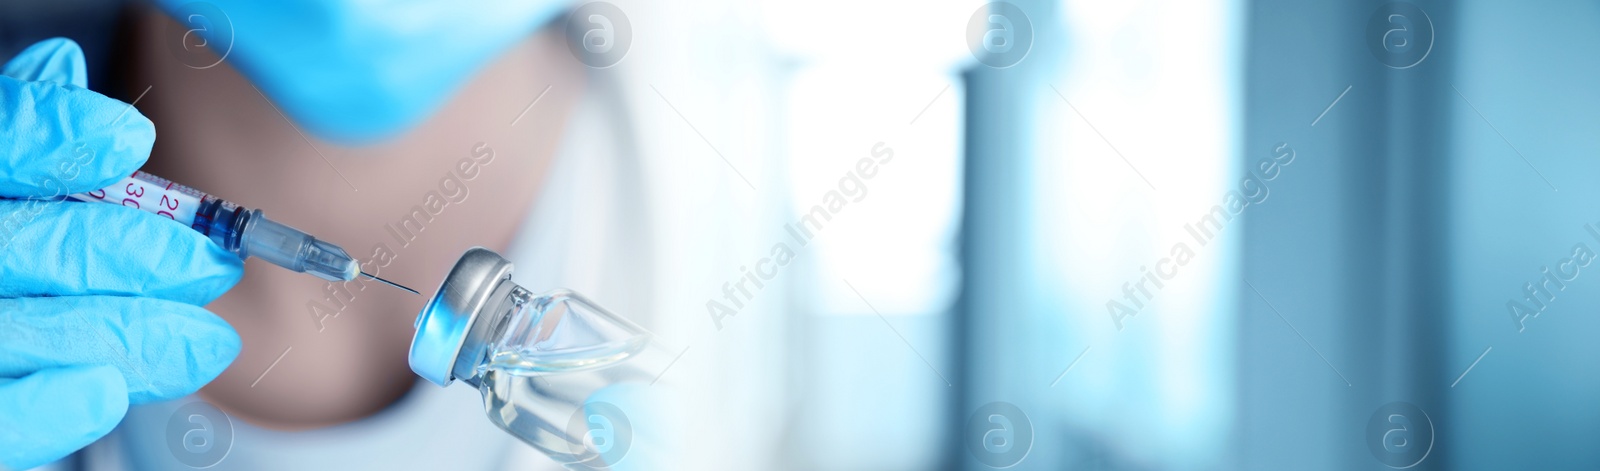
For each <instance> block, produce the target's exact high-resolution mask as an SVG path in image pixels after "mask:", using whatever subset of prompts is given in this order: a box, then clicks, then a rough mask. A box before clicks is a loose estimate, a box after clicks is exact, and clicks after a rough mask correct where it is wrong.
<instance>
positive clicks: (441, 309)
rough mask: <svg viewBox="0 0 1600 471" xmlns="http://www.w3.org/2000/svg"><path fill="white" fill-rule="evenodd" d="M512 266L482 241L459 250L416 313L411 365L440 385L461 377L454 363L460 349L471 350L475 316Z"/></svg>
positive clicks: (504, 279)
mask: <svg viewBox="0 0 1600 471" xmlns="http://www.w3.org/2000/svg"><path fill="white" fill-rule="evenodd" d="M511 270H512V265H511V261H510V260H506V259H505V257H501V256H500V254H497V253H494V252H493V251H491V250H489V249H485V248H483V247H473V248H471V249H467V252H466V253H465V254H462V255H461V259H460V260H457V261H456V266H455V268H451V269H450V275H449V276H446V277H445V279H444V282H443V283H440V284H439V290H438V291H435V292H434V294H433V299H429V300H428V304H427V306H425V307H423V308H422V312H421V313H420V314H418V315H417V321H416V324H415V326H414V327H416V329H417V333H416V335H415V336H413V337H412V338H411V355H410V362H411V371H413V372H416V373H417V375H418V376H421V377H423V378H424V379H427V380H428V381H432V382H433V384H437V385H440V386H449V385H450V383H451V382H452V381H454V380H456V379H457V377H456V375H455V369H456V363H457V361H458V357H459V356H460V355H461V352H463V351H464V350H469V349H463V348H462V347H463V346H465V345H466V343H467V342H468V341H469V337H470V335H471V333H472V325H473V322H474V321H476V320H477V317H478V313H479V312H480V311H482V310H483V308H484V305H486V304H488V303H489V302H490V299H489V298H490V297H491V296H492V295H493V294H494V293H495V291H496V288H498V287H499V286H500V284H501V283H502V282H504V281H506V280H508V279H510V278H511ZM470 350H472V351H477V350H478V349H470Z"/></svg>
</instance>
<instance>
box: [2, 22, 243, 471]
mask: <svg viewBox="0 0 1600 471" xmlns="http://www.w3.org/2000/svg"><path fill="white" fill-rule="evenodd" d="M0 74H4V76H0V197H3V198H5V199H0V468H6V467H9V468H11V469H27V468H31V467H34V466H38V465H42V464H45V463H49V462H51V461H54V460H56V459H59V458H61V457H63V456H66V455H67V454H69V453H72V452H73V451H74V450H77V449H79V448H82V447H84V446H86V445H88V444H89V443H90V442H93V441H94V440H96V439H98V438H100V437H101V436H103V435H105V434H106V433H107V432H110V431H111V429H112V427H114V426H116V425H117V423H118V422H120V421H121V420H122V416H123V414H124V413H125V412H126V411H127V409H128V405H129V404H139V403H144V402H150V401H159V400H167V399H175V398H178V397H182V396H185V395H188V394H191V393H193V392H194V391H196V390H198V389H199V388H200V386H201V385H203V384H205V383H206V382H209V381H211V380H212V379H213V378H216V376H217V374H219V373H221V372H222V370H223V368H225V367H226V366H227V365H228V363H230V362H232V361H233V358H234V357H235V356H236V355H238V353H239V336H238V334H236V333H235V332H234V331H233V329H232V328H231V327H229V326H228V324H227V323H226V322H223V321H222V319H220V318H218V317H216V316H214V315H212V314H211V313H209V312H206V310H205V309H202V308H200V307H199V306H200V305H203V304H205V303H207V302H210V301H211V300H212V299H215V298H216V297H217V296H220V295H221V294H222V292H223V291H226V290H227V289H228V288H229V287H231V286H233V284H234V283H236V282H238V280H239V276H240V274H241V268H242V264H241V263H240V261H239V258H238V257H236V256H234V255H232V254H229V253H227V252H224V251H222V250H221V249H219V248H217V247H216V245H215V244H212V243H211V241H209V240H207V239H206V238H204V237H201V236H200V235H199V233H198V232H195V231H193V230H191V229H189V228H187V227H184V226H183V225H181V224H173V223H172V221H170V220H167V219H164V218H161V217H158V216H155V215H152V214H148V213H145V212H142V211H138V210H134V209H130V208H123V207H120V206H113V205H109V204H89V203H73V202H65V201H60V200H51V199H47V198H49V197H52V196H62V195H66V194H71V193H78V192H83V191H89V190H94V189H99V188H102V187H105V186H107V185H110V184H112V183H114V182H116V181H117V180H118V179H119V178H122V177H124V176H127V175H128V174H130V173H133V171H134V170H135V169H138V168H139V166H141V165H143V164H144V161H145V159H146V158H148V157H149V154H150V146H151V145H153V144H154V143H155V127H154V125H152V124H151V123H150V120H148V119H145V117H144V116H143V115H141V114H139V111H138V110H135V109H133V107H132V106H130V105H128V104H127V103H123V102H120V101H117V100H113V99H110V98H107V97H105V96H103V95H100V94H98V93H95V92H92V91H89V90H87V89H85V88H83V87H84V86H85V74H84V63H83V52H82V51H81V50H79V49H78V45H77V44H74V43H73V42H72V41H69V40H66V39H59V38H58V39H52V40H48V41H43V42H40V43H38V44H35V45H33V46H32V47H30V48H28V49H27V50H26V51H23V52H22V54H20V55H18V56H17V57H16V58H15V59H12V60H11V62H9V63H7V64H6V65H5V67H4V68H3V69H0Z"/></svg>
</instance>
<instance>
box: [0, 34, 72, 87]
mask: <svg viewBox="0 0 1600 471" xmlns="http://www.w3.org/2000/svg"><path fill="white" fill-rule="evenodd" d="M0 75H4V76H7V77H11V78H14V79H17V80H21V81H24V82H55V83H58V84H61V85H72V86H74V87H78V88H89V69H88V67H86V66H85V65H84V63H83V50H82V49H79V48H78V43H75V42H72V40H71V39H67V38H50V39H46V40H43V41H39V42H36V43H33V45H32V46H28V48H27V49H23V50H22V52H19V53H17V56H16V57H12V58H11V61H9V62H6V65H5V67H0Z"/></svg>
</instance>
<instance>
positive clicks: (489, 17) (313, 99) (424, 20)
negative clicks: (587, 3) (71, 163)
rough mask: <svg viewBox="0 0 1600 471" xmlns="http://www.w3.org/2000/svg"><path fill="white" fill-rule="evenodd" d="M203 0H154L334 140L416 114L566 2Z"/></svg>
mask: <svg viewBox="0 0 1600 471" xmlns="http://www.w3.org/2000/svg"><path fill="white" fill-rule="evenodd" d="M207 1H208V2H209V3H210V4H212V5H215V6H216V8H215V9H211V8H207V7H201V6H199V5H198V4H195V2H194V1H193V0H158V1H157V3H158V4H160V5H161V7H162V8H163V9H165V10H166V11H167V12H168V13H169V14H171V15H172V16H173V17H174V18H176V19H178V21H179V22H180V23H182V24H183V25H184V27H186V28H189V29H191V30H192V31H193V32H195V33H197V34H199V35H201V36H202V37H203V38H204V39H205V43H206V47H207V48H209V49H211V50H212V51H213V52H215V53H216V54H219V55H221V54H224V53H226V54H227V56H226V57H225V60H226V61H227V62H228V63H230V64H232V65H233V67H235V68H237V69H238V70H239V71H240V72H242V73H243V74H244V75H245V76H246V77H247V78H249V79H250V81H251V82H254V83H255V85H256V86H257V87H259V88H260V89H261V90H262V92H264V93H265V94H266V95H267V96H268V97H271V98H272V100H273V101H274V102H276V103H277V104H278V106H279V107H281V108H282V109H283V111H284V113H286V114H288V115H289V117H290V118H293V119H294V120H295V122H296V123H298V124H299V125H300V126H301V127H302V128H304V129H306V130H308V131H310V132H311V133H313V134H316V135H317V136H318V137H320V138H323V139H327V140H332V141H335V142H339V143H341V144H362V143H368V142H372V141H374V140H378V139H382V138H386V137H390V136H393V135H394V134H396V133H399V132H401V131H404V130H406V129H409V128H411V127H412V126H415V125H417V124H419V123H421V122H422V121H423V120H424V119H425V118H427V117H428V115H430V114H432V113H433V112H434V111H435V110H437V109H438V108H439V106H440V105H442V104H443V103H444V102H445V100H446V99H447V98H449V96H450V95H453V94H454V92H455V91H456V90H457V89H459V88H460V87H461V85H462V84H463V83H465V82H466V79H467V78H468V77H470V76H471V75H472V74H473V73H475V72H477V71H478V69H480V68H482V67H483V66H484V65H485V64H487V63H488V62H489V60H490V59H492V58H493V57H494V56H495V55H497V54H499V53H500V52H501V51H504V50H505V49H506V48H507V47H509V46H510V45H511V44H513V43H514V42H516V41H517V40H519V39H522V38H524V37H526V36H527V35H528V34H529V33H531V32H533V31H534V30H535V29H536V28H538V26H539V25H541V24H543V23H545V22H547V21H549V20H551V19H552V18H555V17H556V15H557V14H558V13H560V11H561V10H562V8H563V7H564V6H565V4H566V3H567V2H566V1H564V0H473V1H447V0H420V1H419V0H207ZM219 10H220V11H219ZM173 40H178V39H177V38H174V39H173ZM190 43H191V44H199V41H198V40H191V41H190ZM205 65H206V64H201V65H198V66H196V67H203V66H205Z"/></svg>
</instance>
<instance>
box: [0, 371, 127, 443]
mask: <svg viewBox="0 0 1600 471" xmlns="http://www.w3.org/2000/svg"><path fill="white" fill-rule="evenodd" d="M0 381H3V382H0V468H4V469H29V468H32V467H35V466H40V465H44V464H46V463H50V462H52V461H55V460H58V459H61V458H62V457H64V456H67V455H68V454H70V453H72V452H73V451H76V450H78V449H79V448H83V447H85V446H88V445H89V443H91V442H94V441H95V440H97V439H99V438H100V437H102V436H105V434H107V433H110V432H111V429H112V428H113V427H116V426H117V423H118V422H121V421H122V416H123V415H125V414H127V412H128V391H127V389H126V387H125V386H124V385H123V380H122V375H121V374H120V373H118V372H117V370H116V368H112V367H109V366H72V367H65V368H51V369H47V370H40V371H39V372H37V373H33V374H31V375H28V376H26V377H23V378H21V379H17V380H0Z"/></svg>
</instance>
